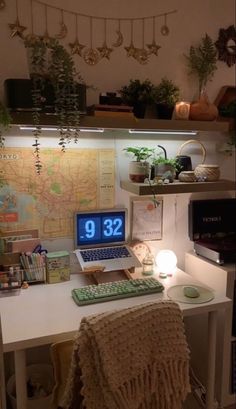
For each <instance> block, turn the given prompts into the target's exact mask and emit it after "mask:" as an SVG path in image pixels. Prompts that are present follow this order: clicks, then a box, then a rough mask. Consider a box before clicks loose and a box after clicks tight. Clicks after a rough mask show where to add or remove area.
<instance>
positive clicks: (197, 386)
mask: <svg viewBox="0 0 236 409" xmlns="http://www.w3.org/2000/svg"><path fill="white" fill-rule="evenodd" d="M190 384H191V389H192V394H193V396H194V397H195V398H196V400H197V401H198V403H199V404H200V405H201V406H202V407H203V408H205V407H206V388H205V386H204V385H203V384H202V383H201V382H200V380H199V379H198V378H197V376H196V375H195V373H194V371H193V369H192V368H191V367H190ZM212 409H220V407H219V404H218V402H217V401H216V400H215V401H214V405H213V407H212Z"/></svg>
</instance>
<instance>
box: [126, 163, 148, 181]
mask: <svg viewBox="0 0 236 409" xmlns="http://www.w3.org/2000/svg"><path fill="white" fill-rule="evenodd" d="M148 176H149V163H148V162H136V161H133V162H130V163H129V178H130V180H131V181H132V182H136V183H143V182H144V180H145V179H146V178H147V177H148Z"/></svg>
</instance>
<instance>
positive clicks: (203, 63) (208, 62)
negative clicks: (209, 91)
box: [185, 34, 217, 96]
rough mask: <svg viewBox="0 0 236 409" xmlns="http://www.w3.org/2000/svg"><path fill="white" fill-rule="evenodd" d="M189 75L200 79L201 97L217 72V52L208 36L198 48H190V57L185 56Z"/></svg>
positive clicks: (199, 89)
mask: <svg viewBox="0 0 236 409" xmlns="http://www.w3.org/2000/svg"><path fill="white" fill-rule="evenodd" d="M185 58H186V59H187V64H188V68H189V74H193V75H194V76H196V77H197V79H198V91H199V96H200V93H201V91H202V90H203V88H205V87H206V84H207V82H208V81H211V80H212V79H213V77H214V74H215V71H216V70H217V65H216V62H217V51H216V48H215V45H214V43H213V41H212V39H211V37H210V36H209V35H208V34H206V35H205V37H203V38H202V39H201V41H200V43H199V45H198V46H196V47H194V46H193V45H192V46H191V47H190V50H189V55H185Z"/></svg>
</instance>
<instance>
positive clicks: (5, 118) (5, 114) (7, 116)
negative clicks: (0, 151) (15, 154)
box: [0, 101, 11, 148]
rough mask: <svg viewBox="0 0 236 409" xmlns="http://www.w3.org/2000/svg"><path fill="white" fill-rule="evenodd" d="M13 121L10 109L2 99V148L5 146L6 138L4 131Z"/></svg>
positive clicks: (0, 109) (0, 127)
mask: <svg viewBox="0 0 236 409" xmlns="http://www.w3.org/2000/svg"><path fill="white" fill-rule="evenodd" d="M10 123H11V116H10V114H9V112H8V109H7V108H6V107H5V105H4V104H3V103H2V102H1V101H0V148H3V147H4V142H5V138H4V136H3V133H4V132H5V131H7V129H8V128H9V126H10Z"/></svg>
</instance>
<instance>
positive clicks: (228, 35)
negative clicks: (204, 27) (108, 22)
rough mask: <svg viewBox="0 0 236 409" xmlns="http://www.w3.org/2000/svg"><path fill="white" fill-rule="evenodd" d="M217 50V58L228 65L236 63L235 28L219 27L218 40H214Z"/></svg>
mask: <svg viewBox="0 0 236 409" xmlns="http://www.w3.org/2000/svg"><path fill="white" fill-rule="evenodd" d="M215 46H216V48H217V50H218V60H220V61H224V62H225V63H226V64H227V65H228V67H231V66H232V65H234V64H235V63H236V29H235V26H233V25H232V26H229V27H228V28H227V29H224V28H220V30H219V37H218V40H217V41H216V42H215Z"/></svg>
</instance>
